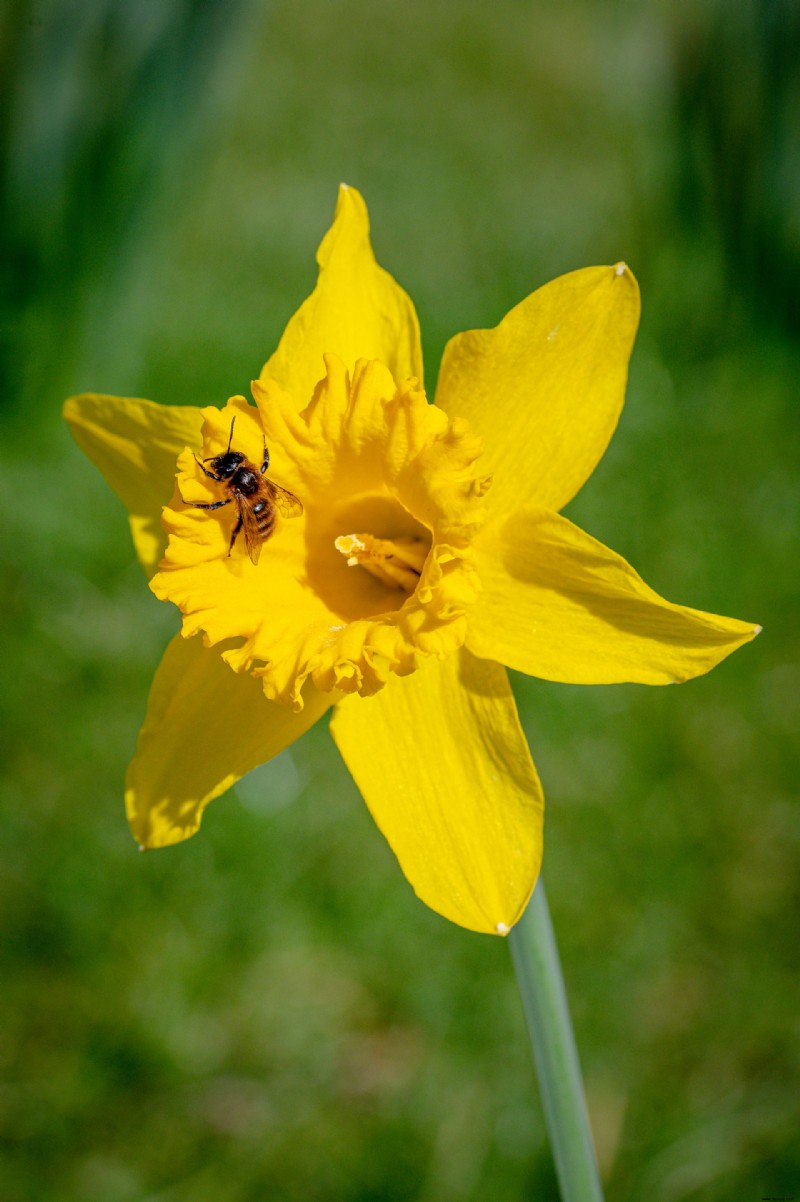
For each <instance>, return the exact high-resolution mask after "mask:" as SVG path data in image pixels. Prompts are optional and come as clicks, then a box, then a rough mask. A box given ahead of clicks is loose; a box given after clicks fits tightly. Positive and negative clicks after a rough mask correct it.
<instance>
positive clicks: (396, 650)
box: [151, 356, 489, 708]
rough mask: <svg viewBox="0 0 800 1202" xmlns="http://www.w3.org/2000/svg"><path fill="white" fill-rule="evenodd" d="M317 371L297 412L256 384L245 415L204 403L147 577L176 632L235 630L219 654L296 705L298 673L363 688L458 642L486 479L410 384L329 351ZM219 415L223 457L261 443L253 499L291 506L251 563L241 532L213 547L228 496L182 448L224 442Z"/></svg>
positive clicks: (216, 635)
mask: <svg viewBox="0 0 800 1202" xmlns="http://www.w3.org/2000/svg"><path fill="white" fill-rule="evenodd" d="M326 367H327V375H326V377H325V379H324V380H322V381H321V383H320V384H319V385H318V387H317V389H316V391H315V393H314V397H313V399H312V400H311V402H310V404H309V405H308V406H307V407H306V409H305V410H303V411H302V412H301V413H298V412H297V407H296V405H295V403H294V402H293V400H292V399H291V398H289V397H288V396H286V394H284V393H282V392H281V390H280V389H279V388H278V386H277V385H275V384H273V383H272V382H271V381H267V382H266V383H257V384H254V395H255V399H256V402H257V406H258V408H257V409H254V408H253V407H252V406H251V405H248V403H247V402H246V401H245V400H244V398H243V397H234V398H232V399H231V400H230V401H229V402H228V405H227V407H226V408H225V409H224V410H222V411H220V410H217V409H206V410H204V414H203V415H204V419H205V425H204V432H203V436H204V441H203V448H202V450H201V449H200V448H189V449H187V451H186V452H184V453H183V454H182V455H181V457H180V458H179V461H178V466H179V469H180V470H179V473H178V477H177V489H176V494H175V497H174V498H173V502H172V504H171V505H170V506H169V507H167V509H166V510H165V511H164V523H165V526H166V528H167V530H168V532H169V533H170V540H169V546H168V549H167V553H166V556H165V558H164V560H163V561H162V563H161V565H160V566H161V570H160V572H159V574H158V575H157V576H156V577H154V579H153V581H152V582H151V587H152V588H153V591H154V592H155V593H156V595H157V596H159V597H161V598H162V599H165V600H172V601H174V602H175V603H176V604H177V605H179V606H180V608H181V610H182V612H183V615H184V621H183V633H184V635H187V636H188V635H192V634H195V633H197V632H198V631H202V632H203V636H204V640H205V642H206V644H208V645H211V644H215V643H219V642H222V641H228V640H236V641H237V642H238V645H237V646H234V647H233V648H231V647H230V645H229V648H228V649H227V650H225V651H224V652H223V655H224V657H225V659H226V660H227V661H228V662H229V663H230V664H231V666H232V667H233V668H235V669H236V670H237V671H249V672H252V673H253V674H254V675H256V676H259V677H261V678H262V681H263V685H264V690H265V692H266V694H267V696H268V697H270V698H271V699H273V700H276V701H281V702H285V703H287V704H289V705H292V706H294V707H296V708H299V707H301V706H302V696H301V691H302V688H303V685H304V683H305V681H306V680H308V679H309V678H310V679H312V680H313V681H314V683H315V685H316V686H317V687H318V688H320V689H325V690H330V689H339V690H343V691H346V692H359V693H362V694H369V693H374V692H375V691H377V690H378V689H380V688H381V687H382V686H383V684H385V682H386V680H387V679H388V677H389V675H390V674H391V673H397V674H399V675H405V674H407V673H408V672H412V671H414V669H415V668H416V667H418V666H419V664H420V662H421V660H422V659H424V658H425V657H427V656H430V655H434V656H436V657H439V658H441V657H443V656H445V655H447V654H449V653H450V652H452V651H453V650H455V649H456V648H457V647H459V646H460V645H461V644H462V643H463V641H464V637H465V634H466V611H467V608H468V607H469V605H470V604H471V602H472V600H473V599H474V596H475V593H476V589H477V587H478V583H477V578H476V574H475V569H474V565H473V563H472V549H471V542H472V538H473V537H474V534H475V532H476V531H477V529H478V527H479V525H480V523H481V521H482V520H483V515H484V505H483V500H482V498H483V496H484V494H485V492H486V489H487V487H488V484H489V481H488V478H486V477H483V478H482V477H480V476H476V474H475V472H474V462H475V460H476V458H477V456H478V454H479V453H480V446H479V444H478V442H477V440H476V439H475V438H474V437H473V436H472V435H471V434H470V433H469V431H468V430H467V429H466V428H465V427H464V426H463V424H461V423H458V424H453V423H450V422H449V421H448V419H447V417H446V415H445V414H444V413H443V412H442V411H441V410H439V409H437V408H436V407H435V406H434V405H429V404H428V402H427V400H426V398H425V394H424V393H423V392H422V391H421V390H420V389H419V388H418V387H417V383H416V381H415V380H412V381H407V382H405V383H402V384H400V385H399V386H398V385H397V384H396V383H395V381H394V380H393V379H392V377H391V375H390V373H389V372H388V370H387V369H386V368H385V367H384V366H383V365H382V364H380V363H377V362H371V363H367V362H364V361H360V362H359V363H358V364H356V368H355V371H354V373H353V375H352V378H351V377H350V375H349V374H348V373H347V372H346V370H345V368H344V365H343V364H342V363H341V361H340V360H338V359H336V358H335V357H334V356H328V357H326ZM234 415H235V416H236V426H235V437H234V444H235V445H234V446H233V447H232V450H233V451H237V452H240V453H242V454H243V455H244V456H245V457H246V458H247V460H248V461H249V462H250V463H251V464H259V463H260V462H261V457H262V456H263V446H264V442H265V441H266V444H267V446H268V447H269V451H270V467H269V470H268V473H267V475H266V477H265V479H266V484H265V485H264V488H265V490H266V491H265V493H264V495H265V497H267V499H268V500H269V497H270V495H271V494H270V489H274V488H275V487H277V488H278V489H283V490H288V491H289V492H290V493H291V494H293V495H294V496H295V497H297V498H298V499H299V501H300V502H301V503H302V514H301V515H299V516H291V514H290V513H285V514H283V515H281V512H280V508H279V507H278V513H277V516H276V518H275V521H274V523H272V524H270V525H269V532H268V535H267V538H268V541H266V540H265V543H264V546H263V547H262V548H261V550H260V554H259V556H258V557H257V560H258V561H257V563H254V562H252V558H251V557H250V556H249V555H248V553H247V549H246V547H245V545H244V544H243V542H242V540H239V542H234V545H233V549H232V550H231V553H230V554H228V550H229V547H230V544H231V537H232V534H233V531H234V528H235V524H236V522H237V520H238V518H239V517H241V510H242V504H243V502H242V500H241V498H237V497H236V495H235V493H232V492H231V490H230V489H229V488H227V486H226V485H225V483H224V482H218V481H214V480H212V479H209V478H208V477H207V476H206V475H204V474H203V473H202V471H201V469H200V468H199V467H198V465H197V462H196V460H195V457H194V456H195V453H196V454H197V455H198V457H199V458H200V459H201V460H205V459H207V458H210V457H213V456H215V455H218V454H220V451H222V450H224V449H225V447H226V444H227V440H228V438H229V432H230V427H231V419H232V417H233V416H234ZM273 473H274V475H273ZM218 501H225V502H226V504H224V505H220V506H219V508H217V509H214V510H211V511H210V510H209V509H208V506H209V504H214V503H215V502H218ZM200 506H205V508H199V507H200ZM246 519H247V515H246V514H245V520H246Z"/></svg>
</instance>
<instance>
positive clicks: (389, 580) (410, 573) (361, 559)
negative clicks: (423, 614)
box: [334, 534, 430, 593]
mask: <svg viewBox="0 0 800 1202" xmlns="http://www.w3.org/2000/svg"><path fill="white" fill-rule="evenodd" d="M334 546H335V547H336V550H337V551H339V552H341V554H342V555H344V557H345V559H346V560H347V566H348V567H349V568H355V567H362V568H366V570H367V571H368V572H370V573H371V575H373V576H374V577H375V578H376V579H377V580H380V581H381V582H382V583H383V584H385V585H388V587H389V588H400V589H402V590H403V592H405V593H413V592H414V590H415V589H416V587H417V585H418V584H419V578H420V575H421V573H422V569H423V567H424V566H425V560H426V559H427V558H428V551H429V549H430V548H429V546H428V544H427V543H426V542H425V541H424V540H423V539H421V538H395V539H388V538H375V536H374V535H372V534H341V535H339V537H338V538H337V539H336V540H335V542H334Z"/></svg>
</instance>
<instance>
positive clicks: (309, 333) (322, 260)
mask: <svg viewBox="0 0 800 1202" xmlns="http://www.w3.org/2000/svg"><path fill="white" fill-rule="evenodd" d="M317 262H318V263H319V277H318V279H317V286H316V288H315V289H314V291H313V292H312V293H311V296H309V297H308V298H307V299H306V300H305V301H304V302H303V304H302V305H301V306H300V308H299V309H298V310H297V312H296V313H295V315H294V317H293V318H292V319H291V321H290V322H289V324H288V326H287V327H286V330H285V331H284V334H283V337H282V338H281V340H280V343H279V345H278V349H277V350H276V351H275V354H274V355H272V357H271V358H270V359H269V360H268V361H267V362H266V363H265V365H264V367H263V369H262V371H261V379H262V380H268V379H271V380H275V381H276V382H277V383H278V384H280V385H281V387H282V388H283V389H285V391H286V392H288V393H289V395H290V396H291V397H292V398H293V400H294V402H295V404H296V405H297V407H298V408H300V409H302V408H304V407H305V406H306V405H307V404H308V402H309V401H310V400H311V395H312V393H313V391H314V385H315V384H316V383H317V381H318V380H321V379H322V377H323V375H324V374H325V367H324V364H323V359H322V357H323V355H325V354H327V353H333V354H336V355H338V356H339V358H340V359H342V360H343V361H344V364H345V367H346V368H347V370H348V371H351V372H352V370H353V368H354V367H355V364H356V360H358V359H380V360H381V362H383V363H385V364H386V366H387V367H388V368H389V370H390V371H391V373H392V375H393V376H394V378H395V379H396V380H403V379H405V378H406V377H408V376H416V378H417V379H418V380H419V381H420V383H421V382H422V351H421V349H420V339H419V322H418V321H417V314H416V312H415V310H414V305H413V304H412V302H411V299H410V297H409V296H408V295H407V294H406V293H405V292H404V291H403V289H402V288H401V287H400V286H399V284H397V283H396V282H395V281H394V280H393V279H392V277H391V276H390V275H389V273H388V272H387V271H384V270H383V268H382V267H379V266H378V264H377V263H376V261H375V256H374V254H373V253H372V246H371V244H370V239H369V217H368V215H367V206H366V205H365V204H364V200H363V198H362V197H361V194H360V193H359V192H357V191H356V189H355V188H350V187H348V186H347V185H346V184H342V186H341V188H340V189H339V200H338V203H337V205H336V213H335V216H334V219H333V225H332V226H331V228H330V229H329V230H328V233H327V234H326V235H325V237H324V238H323V240H322V244H321V245H320V248H319V250H318V251H317Z"/></svg>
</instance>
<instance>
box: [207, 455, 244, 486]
mask: <svg viewBox="0 0 800 1202" xmlns="http://www.w3.org/2000/svg"><path fill="white" fill-rule="evenodd" d="M244 461H245V456H244V455H243V454H242V452H241V451H224V452H223V453H222V454H221V455H215V456H214V458H213V459H212V460H211V470H212V471H213V472H216V474H217V475H218V476H222V479H223V480H230V478H231V476H233V475H234V473H235V472H236V470H237V468H239V467H241V465H242V464H243V463H244Z"/></svg>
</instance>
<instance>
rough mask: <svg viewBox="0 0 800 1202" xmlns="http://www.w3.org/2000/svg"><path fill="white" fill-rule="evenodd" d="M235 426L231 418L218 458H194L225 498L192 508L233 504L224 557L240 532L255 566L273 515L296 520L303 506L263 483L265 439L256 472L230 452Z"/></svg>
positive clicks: (243, 457)
mask: <svg viewBox="0 0 800 1202" xmlns="http://www.w3.org/2000/svg"><path fill="white" fill-rule="evenodd" d="M235 424H236V418H235V417H234V418H233V420H232V421H231V432H230V435H229V436H228V449H227V450H226V451H223V453H222V454H221V455H209V456H208V458H207V459H198V458H197V455H195V460H196V462H197V466H198V467H199V468H200V470H201V471H202V472H204V473H205V475H206V476H208V477H210V479H212V480H216V481H217V483H218V484H224V485H225V492H226V493H227V494H228V495H227V496H226V497H225V498H224V499H223V500H222V501H212V502H211V503H210V504H207V505H199V504H195V505H193V506H192V508H193V509H221V508H222V506H223V505H230V503H231V501H233V502H235V504H236V509H237V511H238V515H239V516H238V518H237V520H236V525H235V526H234V528H233V532H232V533H231V541H230V545H229V546H228V555H230V553H231V551H232V550H233V547H234V544H235V542H236V540H237V538H238V537H239V533H240V531H241V530H244V543H245V546H246V547H247V554H248V555H249V556H250V559H251V561H252V562H253V563H258V557H259V555H260V554H261V547H262V545H263V544H264V543H265V542H266V541H267V539H268V538H269V536H270V535H271V534H272V532H273V530H274V529H275V522H276V520H277V514H278V513H281V514H282V515H283V517H285V518H296V517H298V516H299V514H301V513H302V512H303V506H302V504H301V502H300V501H298V499H297V497H296V496H295V495H294V493H291V492H289V490H288V489H286V488H281V486H280V484H276V483H275V481H274V480H268V479H267V477H266V475H265V473H266V470H267V468H268V467H269V451H268V450H267V440H266V438H265V439H264V457H263V460H262V463H261V470H260V471H259V469H258V468H257V467H256V465H255V464H254V463H251V462H250V461H249V459H248V458H247V456H246V455H243V454H242V452H241V451H232V450H231V444H232V442H233V427H234V425H235ZM207 463H210V464H211V469H210V470H209V469H208V468H207V467H206V466H205V464H207Z"/></svg>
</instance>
